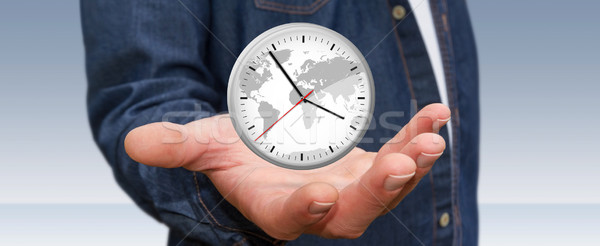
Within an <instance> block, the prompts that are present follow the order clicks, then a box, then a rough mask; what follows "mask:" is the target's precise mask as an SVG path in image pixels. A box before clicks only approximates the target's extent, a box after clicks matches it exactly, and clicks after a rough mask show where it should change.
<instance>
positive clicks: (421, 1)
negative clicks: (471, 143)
mask: <svg viewBox="0 0 600 246" xmlns="http://www.w3.org/2000/svg"><path fill="white" fill-rule="evenodd" d="M408 2H409V4H410V7H411V9H412V11H413V14H414V15H415V19H416V20H417V25H418V26H419V30H421V36H423V41H424V42H425V48H426V49H427V53H428V54H429V60H430V61H431V67H432V68H433V75H434V76H435V82H436V83H437V86H438V91H439V92H440V99H441V100H442V103H443V104H444V105H446V106H449V105H448V91H447V89H446V77H445V75H444V67H443V65H442V55H441V54H440V46H439V44H438V39H437V35H436V31H435V26H434V24H433V17H432V16H431V8H430V6H429V0H408ZM447 125H448V135H449V137H450V139H452V122H450V121H449V122H448V123H447ZM450 148H452V141H450Z"/></svg>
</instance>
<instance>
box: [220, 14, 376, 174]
mask: <svg viewBox="0 0 600 246" xmlns="http://www.w3.org/2000/svg"><path fill="white" fill-rule="evenodd" d="M374 93H375V90H374V87H373V76H372V75H371V71H370V70H369V66H368V65H367V62H366V60H365V58H364V57H363V56H362V54H361V53H360V51H359V50H358V49H357V48H356V47H355V46H354V45H353V44H352V43H351V42H350V41H349V40H348V39H346V38H345V37H344V36H342V35H341V34H339V33H337V32H335V31H333V30H330V29H328V28H325V27H322V26H319V25H315V24H308V23H291V24H285V25H281V26H277V27H274V28H272V29H269V30H267V31H266V32H264V33H262V34H261V35H259V36H258V37H256V38H255V39H254V40H253V41H252V42H250V44H248V46H247V47H246V48H245V49H244V50H243V51H242V53H241V54H240V56H239V57H238V59H237V61H236V63H235V65H234V66H233V70H232V71H231V75H230V77H229V87H228V107H229V114H230V116H231V119H232V122H233V125H234V128H235V130H236V132H237V134H238V135H239V137H240V139H241V140H242V141H243V142H244V143H245V144H246V145H247V146H248V148H250V150H252V151H253V152H254V153H256V154H257V155H258V156H260V157H261V158H263V159H265V160H267V161H269V162H271V163H273V164H275V165H278V166H281V167H285V168H291V169H312V168H318V167H322V166H325V165H328V164H330V163H333V162H335V161H336V160H339V159H340V158H342V157H343V156H345V155H346V154H347V153H348V152H350V151H351V150H352V149H353V148H354V147H355V146H356V145H357V144H358V143H359V142H360V140H361V139H362V137H363V136H364V134H365V131H366V129H367V128H368V125H369V123H370V120H371V116H372V114H373V106H374Z"/></svg>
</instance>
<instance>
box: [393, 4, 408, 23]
mask: <svg viewBox="0 0 600 246" xmlns="http://www.w3.org/2000/svg"><path fill="white" fill-rule="evenodd" d="M392 15H393V16H394V19H396V20H401V19H402V18H404V16H406V9H405V8H404V7H402V5H396V6H394V9H392Z"/></svg>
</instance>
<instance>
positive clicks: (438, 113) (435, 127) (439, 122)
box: [378, 103, 450, 158]
mask: <svg viewBox="0 0 600 246" xmlns="http://www.w3.org/2000/svg"><path fill="white" fill-rule="evenodd" d="M449 120H450V109H448V107H446V106H445V105H443V104H440V103H434V104H430V105H427V106H426V107H424V108H423V109H422V110H421V111H419V112H418V113H417V114H416V115H415V116H414V117H413V118H412V119H411V120H410V122H408V124H406V125H405V126H404V127H402V129H401V130H400V131H399V132H398V134H396V136H394V137H393V138H392V139H390V140H389V141H388V142H387V143H386V144H384V145H383V146H382V147H381V149H379V152H378V153H379V154H378V155H379V156H385V155H387V154H389V153H393V152H400V150H402V148H404V146H406V144H407V143H408V142H409V141H411V140H412V139H413V138H414V137H416V136H417V135H419V134H421V133H426V132H433V133H438V132H439V130H440V128H441V127H442V126H444V125H446V123H447V122H448V121H449ZM378 158H379V157H378Z"/></svg>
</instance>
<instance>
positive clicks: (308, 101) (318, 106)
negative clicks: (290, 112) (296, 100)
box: [304, 99, 344, 120]
mask: <svg viewBox="0 0 600 246" xmlns="http://www.w3.org/2000/svg"><path fill="white" fill-rule="evenodd" d="M304 101H305V102H307V103H310V104H312V105H315V106H317V108H320V109H322V110H325V111H327V112H328V113H330V114H332V115H335V116H337V117H338V118H340V119H342V120H343V119H344V117H343V116H341V115H339V114H336V113H334V112H333V111H331V110H329V109H326V108H324V107H322V106H321V105H319V104H316V103H314V102H312V101H310V100H308V99H304Z"/></svg>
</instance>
